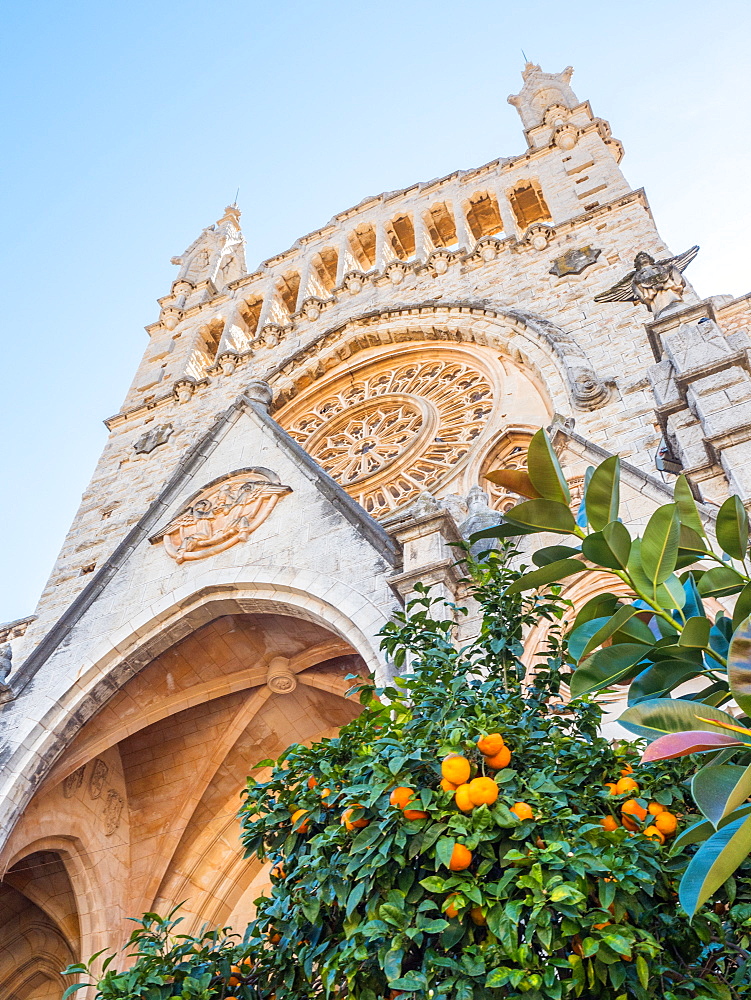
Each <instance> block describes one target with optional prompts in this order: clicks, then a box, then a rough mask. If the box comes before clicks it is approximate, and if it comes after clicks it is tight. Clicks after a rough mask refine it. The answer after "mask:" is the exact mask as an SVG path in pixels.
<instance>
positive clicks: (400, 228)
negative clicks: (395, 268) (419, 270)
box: [386, 215, 415, 260]
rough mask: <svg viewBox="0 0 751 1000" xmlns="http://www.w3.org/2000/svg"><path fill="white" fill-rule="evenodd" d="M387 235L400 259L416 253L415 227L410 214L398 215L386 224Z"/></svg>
mask: <svg viewBox="0 0 751 1000" xmlns="http://www.w3.org/2000/svg"><path fill="white" fill-rule="evenodd" d="M386 235H387V236H388V240H389V243H390V244H391V247H392V249H393V251H394V253H395V254H396V256H397V257H398V259H399V260H409V259H410V257H414V255H415V227H414V226H413V224H412V219H411V217H410V216H409V215H397V216H396V218H394V219H392V220H391V222H389V223H387V225H386Z"/></svg>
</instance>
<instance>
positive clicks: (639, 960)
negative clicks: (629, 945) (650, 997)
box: [636, 955, 649, 990]
mask: <svg viewBox="0 0 751 1000" xmlns="http://www.w3.org/2000/svg"><path fill="white" fill-rule="evenodd" d="M636 975H637V976H638V977H639V982H640V984H641V988H642V989H643V990H646V988H647V987H648V986H649V966H648V965H647V960H646V958H645V957H644V956H643V955H637V956H636Z"/></svg>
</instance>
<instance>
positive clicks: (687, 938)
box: [238, 552, 751, 1000]
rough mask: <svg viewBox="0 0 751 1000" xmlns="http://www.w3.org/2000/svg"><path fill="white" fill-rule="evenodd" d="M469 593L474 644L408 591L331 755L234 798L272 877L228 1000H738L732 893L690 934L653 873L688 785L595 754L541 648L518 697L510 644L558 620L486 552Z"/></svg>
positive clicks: (625, 754) (740, 892)
mask: <svg viewBox="0 0 751 1000" xmlns="http://www.w3.org/2000/svg"><path fill="white" fill-rule="evenodd" d="M471 574H472V578H473V589H474V598H475V599H476V600H477V602H478V604H479V607H480V609H481V611H482V615H483V617H482V625H481V628H480V632H479V636H478V637H477V639H475V640H474V641H472V642H470V643H469V644H467V645H465V646H460V645H458V644H457V642H456V641H455V636H454V624H453V615H447V614H445V612H444V613H443V614H441V613H438V614H436V611H437V609H439V608H440V607H441V606H440V605H437V604H436V603H435V602H434V601H432V600H431V597H430V595H429V593H428V592H427V591H426V590H424V591H423V592H422V594H421V596H419V597H418V599H417V600H416V601H415V602H414V603H413V605H412V606H411V608H410V609H409V614H408V616H402V617H400V618H399V620H398V621H396V622H394V623H393V624H392V625H390V626H388V627H387V628H386V630H385V635H384V646H385V648H386V650H387V652H388V654H389V656H390V658H391V661H392V662H393V663H394V664H396V666H397V667H399V668H401V669H402V670H403V671H405V672H403V673H402V674H401V676H399V677H397V679H396V680H395V682H394V683H393V685H392V686H390V687H387V688H385V689H380V690H374V689H373V688H371V687H370V686H368V685H363V686H361V688H360V699H361V701H362V703H363V706H364V710H363V712H362V714H361V715H359V717H358V718H357V719H355V720H354V721H353V722H352V723H350V724H349V725H347V726H345V727H344V729H343V730H341V732H340V734H339V736H338V737H337V738H336V739H331V740H324V741H322V742H320V743H317V744H315V745H313V746H310V747H307V746H302V745H296V746H292V747H290V748H289V749H288V750H287V751H286V753H285V754H283V755H282V757H281V758H280V759H279V760H278V761H276V762H272V761H266V762H264V763H265V765H266V766H272V767H273V771H272V774H271V777H270V778H269V779H268V780H267V781H265V782H262V783H256V782H254V781H252V780H251V781H250V782H249V785H248V790H247V797H246V801H245V804H244V806H243V809H242V822H243V839H244V842H245V846H246V849H247V853H248V855H249V856H251V855H257V856H258V857H260V858H262V859H264V860H267V861H269V862H271V863H272V864H273V866H274V867H273V869H272V886H273V888H272V892H271V894H270V895H269V896H268V897H265V898H262V899H260V900H259V901H258V916H257V918H256V921H255V922H254V925H252V927H251V928H250V929H249V937H248V941H249V943H250V944H252V945H253V946H254V947H255V948H256V949H257V953H258V955H259V958H258V961H257V965H256V967H255V969H254V971H253V973H252V974H251V975H250V976H249V977H248V980H247V983H246V984H245V985H246V987H247V993H246V994H238V995H242V996H248V997H264V998H265V997H271V996H275V997H276V998H278V1000H282V998H290V1000H292V998H294V1000H302V998H308V997H313V996H321V997H324V996H326V997H328V996H332V997H348V998H352V1000H380V998H389V997H396V996H401V997H402V1000H409V998H410V997H415V998H416V1000H418V998H419V1000H422V998H431V1000H495V998H499V1000H500V998H514V997H521V996H524V997H526V998H527V1000H542V998H545V1000H558V998H565V997H580V996H583V997H591V998H594V997H597V998H602V1000H609V998H612V1000H628V998H632V997H633V998H638V1000H646V998H647V997H653V996H656V995H658V996H660V997H665V998H668V1000H674V998H675V1000H677V998H689V997H694V998H696V997H701V998H709V997H714V998H731V997H740V996H742V995H744V991H745V990H746V989H747V987H748V984H749V983H751V970H749V967H748V965H747V959H748V958H749V957H750V956H749V953H748V952H746V951H745V946H746V944H747V938H746V937H744V933H745V932H744V931H743V930H741V929H740V925H743V924H744V923H747V921H748V918H749V915H751V903H750V902H749V901H750V900H751V880H749V879H748V878H747V877H746V876H744V875H743V874H742V873H741V874H739V876H738V879H737V882H736V896H735V899H734V900H727V901H726V902H728V903H729V902H732V903H733V905H732V906H730V905H725V907H724V909H722V910H718V912H714V911H708V912H706V913H702V914H701V915H699V916H697V917H696V918H695V919H694V920H693V922H691V923H690V922H689V921H688V919H687V918H686V915H685V914H684V913H683V912H682V911H681V910H680V907H679V905H678V902H677V893H676V889H677V878H678V877H679V876H680V872H681V870H682V868H683V867H684V866H685V862H686V859H685V858H684V857H682V856H680V855H679V856H678V857H676V858H675V859H674V860H672V861H671V862H670V864H666V854H665V851H666V849H665V848H664V847H663V846H662V842H663V841H664V840H665V839H669V838H670V836H671V835H672V833H673V832H675V829H676V825H677V823H678V818H679V817H680V818H681V820H684V819H685V816H686V813H687V812H689V811H690V810H692V809H693V806H692V804H691V800H690V796H689V795H688V792H687V789H686V788H685V786H684V784H683V777H684V773H685V767H686V765H684V764H683V763H682V762H679V763H674V762H670V763H658V764H650V765H640V764H639V763H638V761H639V755H638V752H637V751H636V750H634V749H632V748H631V747H629V746H626V745H624V746H617V747H614V746H613V745H611V743H610V742H608V741H607V740H605V739H603V738H602V737H601V736H599V735H598V727H599V723H600V721H601V712H600V710H599V708H598V707H597V705H596V704H594V703H592V702H591V701H590V700H589V699H588V698H584V699H581V700H578V701H577V702H576V703H574V704H572V705H569V706H564V704H563V703H562V701H561V699H560V698H559V687H560V683H561V673H560V670H561V663H562V659H561V650H560V649H559V648H556V646H557V645H558V643H557V640H554V644H553V648H551V649H550V650H549V651H548V653H549V655H548V656H547V657H546V661H545V662H544V663H542V664H541V665H540V666H539V667H538V668H537V670H536V671H535V673H534V675H533V676H531V677H530V678H528V679H527V678H525V671H524V668H523V666H522V664H521V661H520V655H521V637H522V632H523V629H524V626H525V625H527V624H530V623H532V622H533V621H537V620H539V618H540V616H541V615H542V616H546V617H548V618H550V619H551V620H553V622H555V620H556V619H557V618H558V617H559V616H560V613H561V608H560V604H558V603H556V601H555V600H553V599H542V600H539V599H538V600H536V601H531V600H529V599H522V598H521V597H519V596H518V595H515V596H511V597H510V596H508V594H507V589H508V587H509V584H510V583H512V582H513V581H514V580H515V579H517V578H518V574H515V573H514V572H512V571H511V570H509V569H508V568H507V565H506V563H505V560H504V553H503V552H500V553H499V552H495V553H492V554H490V555H489V556H488V557H487V560H486V562H485V563H484V564H483V565H482V566H474V567H473V568H472V570H471ZM553 634H554V635H555V634H556V629H555V627H554V629H553ZM259 766H260V765H259ZM632 768H633V773H632V772H631V769H632ZM607 782H611V785H612V787H608V786H607V784H606V783H607ZM619 783H620V785H619ZM457 786H458V787H457ZM637 797H638V798H637ZM639 799H641V801H644V802H646V803H647V807H648V809H642V807H641V805H640V802H639ZM629 806H630V808H629ZM660 812H664V813H666V814H670V815H672V816H673V817H675V820H674V821H670V822H667V823H663V825H664V826H666V827H671V826H672V829H670V830H669V832H666V833H662V832H661V831H660V829H659V827H657V826H656V825H655V824H656V822H657V820H658V819H659V815H657V814H658V813H660ZM650 828H651V831H652V832H650ZM272 942H273V943H272Z"/></svg>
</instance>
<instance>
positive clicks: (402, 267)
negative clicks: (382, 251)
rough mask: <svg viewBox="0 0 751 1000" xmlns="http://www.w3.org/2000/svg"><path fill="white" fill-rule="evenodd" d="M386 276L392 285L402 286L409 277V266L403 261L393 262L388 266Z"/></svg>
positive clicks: (385, 271)
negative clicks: (407, 276)
mask: <svg viewBox="0 0 751 1000" xmlns="http://www.w3.org/2000/svg"><path fill="white" fill-rule="evenodd" d="M384 274H385V275H386V277H387V278H388V279H389V281H390V282H391V284H392V285H401V283H402V282H403V281H404V279H405V277H406V275H407V265H406V264H405V263H404V261H403V260H392V261H391V263H390V264H387V265H386V268H385V270H384Z"/></svg>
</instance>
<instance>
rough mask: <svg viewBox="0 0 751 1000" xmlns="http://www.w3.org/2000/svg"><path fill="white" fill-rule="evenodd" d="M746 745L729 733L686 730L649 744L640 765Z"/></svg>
mask: <svg viewBox="0 0 751 1000" xmlns="http://www.w3.org/2000/svg"><path fill="white" fill-rule="evenodd" d="M747 745H748V744H746V743H743V742H742V741H741V740H739V739H736V738H735V736H731V735H730V734H729V733H710V732H709V731H708V730H706V729H688V730H684V731H683V732H680V733H667V734H666V735H665V736H660V737H659V738H658V739H656V740H655V741H654V742H653V743H650V744H649V746H648V747H647V749H646V750H645V751H644V753H643V754H642V758H641V759H642V763H644V764H649V763H651V762H652V761H655V760H674V759H675V758H676V757H687V756H688V755H689V754H691V753H703V752H704V751H705V750H725V749H726V748H727V747H743V746H747ZM711 770H712V771H717V770H718V768H716V767H713V768H711ZM741 770H742V769H741ZM699 773H701V772H699ZM699 808H701V806H700V807H699ZM703 811H704V810H702V812H703ZM705 815H706V813H705Z"/></svg>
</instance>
